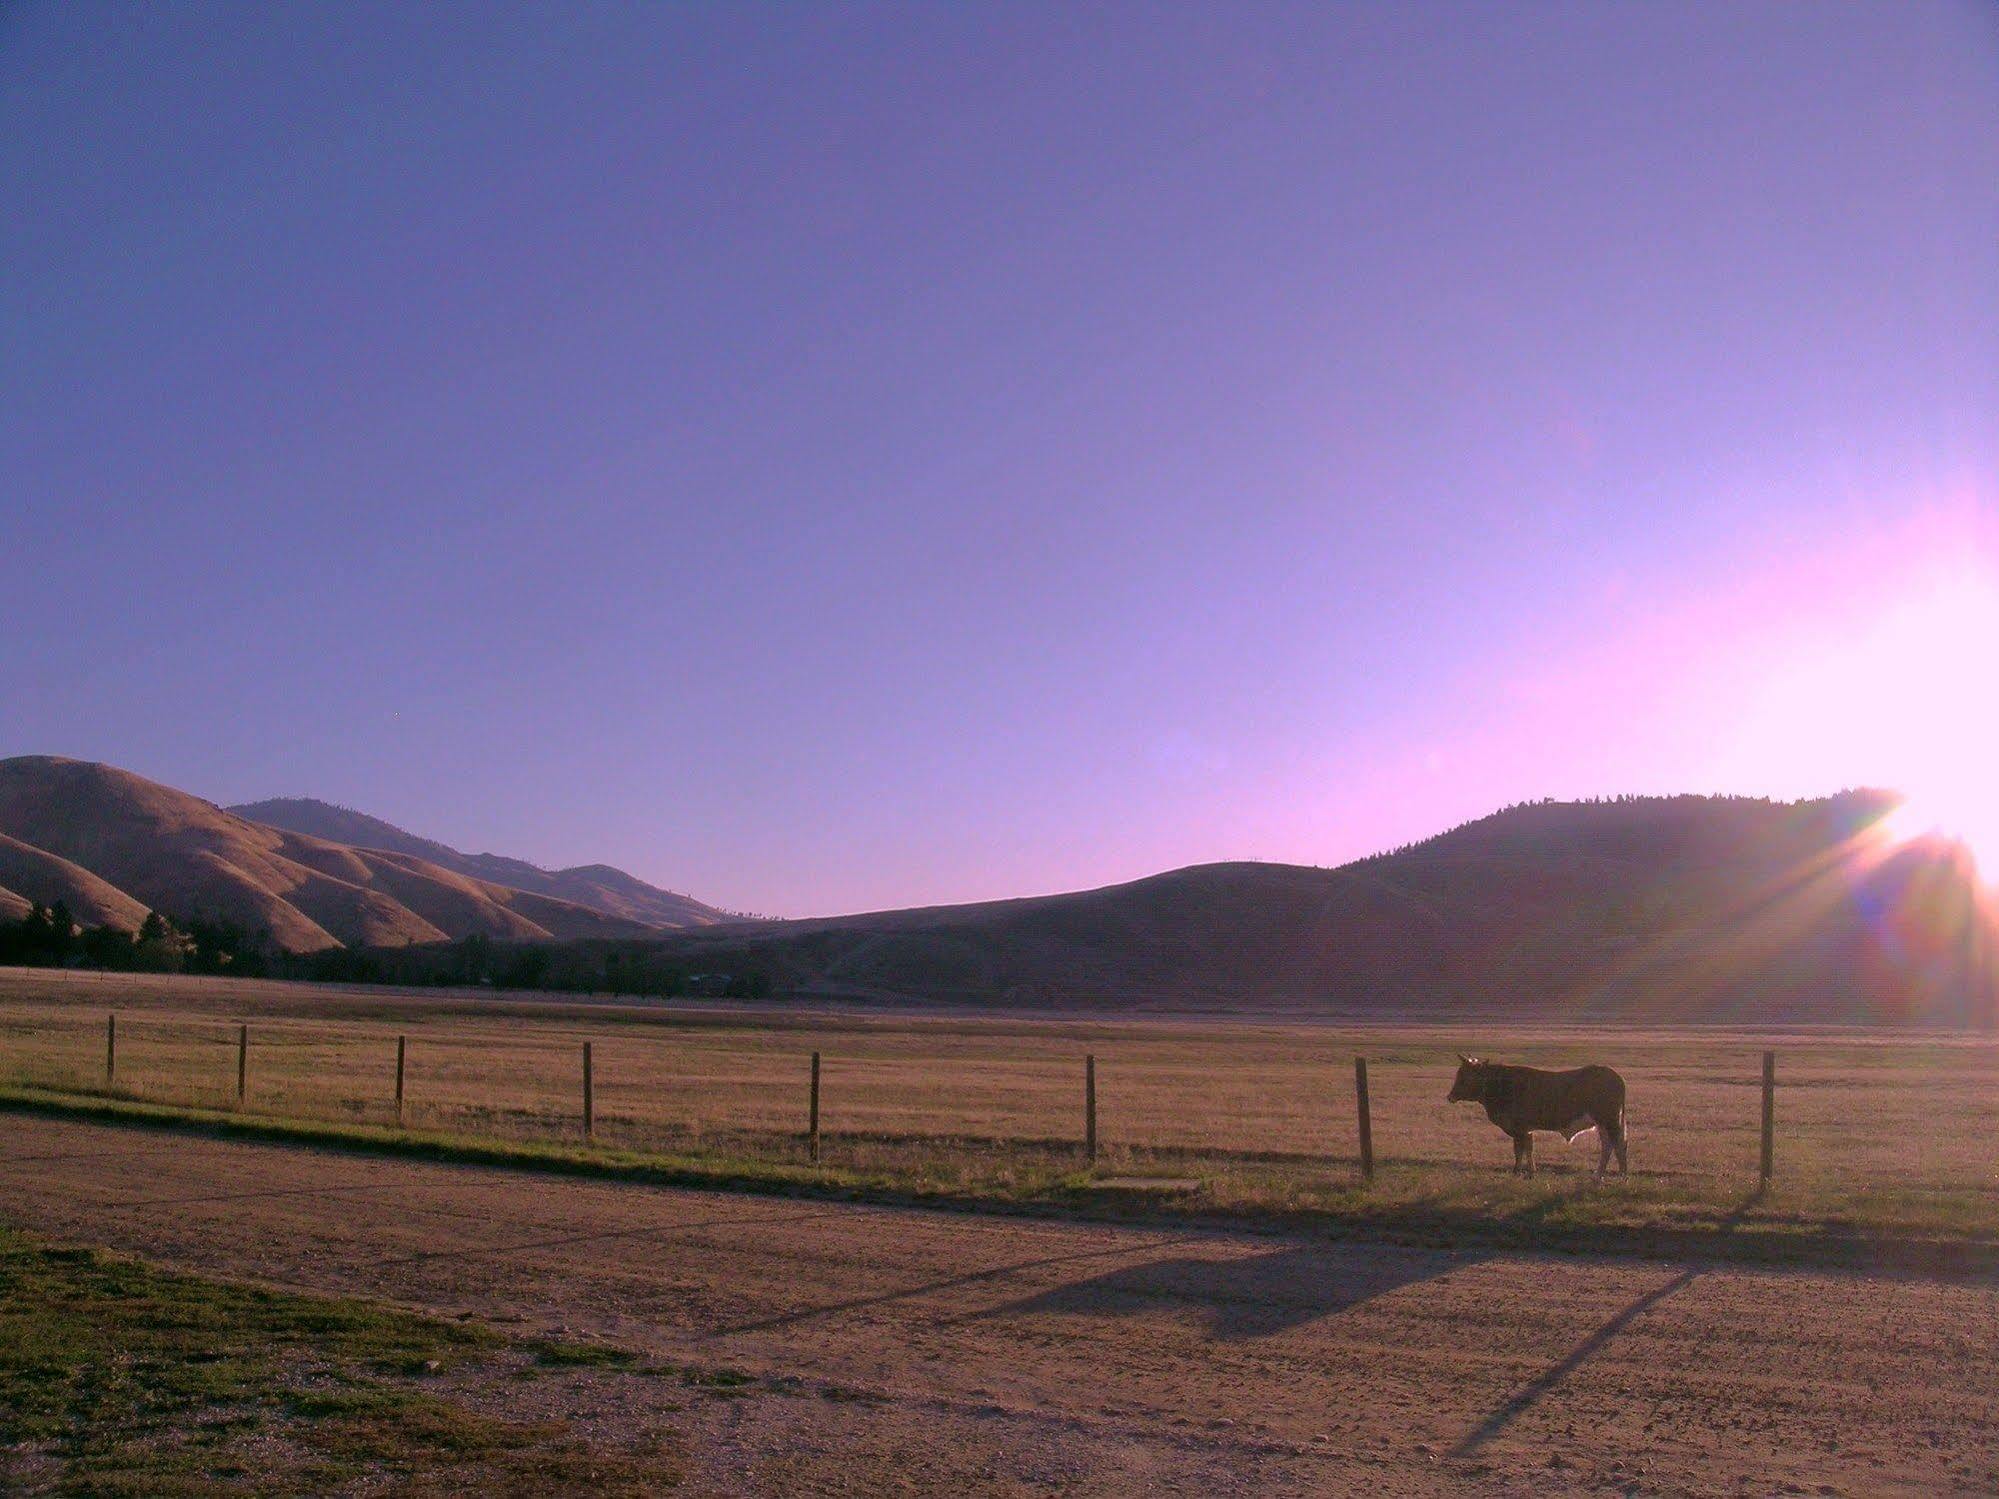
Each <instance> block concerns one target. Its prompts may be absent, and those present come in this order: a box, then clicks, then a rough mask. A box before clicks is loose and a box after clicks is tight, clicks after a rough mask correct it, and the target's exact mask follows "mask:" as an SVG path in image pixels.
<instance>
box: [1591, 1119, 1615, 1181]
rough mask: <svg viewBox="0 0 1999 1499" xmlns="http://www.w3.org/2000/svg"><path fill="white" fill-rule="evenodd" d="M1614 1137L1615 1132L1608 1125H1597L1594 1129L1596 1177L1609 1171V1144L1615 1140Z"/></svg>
mask: <svg viewBox="0 0 1999 1499" xmlns="http://www.w3.org/2000/svg"><path fill="white" fill-rule="evenodd" d="M1616 1135H1617V1131H1616V1130H1615V1129H1613V1128H1612V1127H1611V1126H1610V1125H1608V1124H1602V1123H1599V1124H1598V1125H1597V1127H1596V1174H1597V1175H1598V1176H1602V1175H1603V1174H1604V1172H1606V1171H1608V1170H1609V1169H1610V1142H1611V1141H1612V1140H1613V1139H1614V1138H1616Z"/></svg>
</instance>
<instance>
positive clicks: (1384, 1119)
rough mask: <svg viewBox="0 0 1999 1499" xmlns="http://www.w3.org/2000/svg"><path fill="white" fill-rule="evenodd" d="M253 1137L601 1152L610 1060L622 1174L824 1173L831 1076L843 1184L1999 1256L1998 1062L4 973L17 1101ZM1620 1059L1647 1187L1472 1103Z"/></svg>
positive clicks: (1609, 1040) (1526, 1036)
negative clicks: (206, 1125) (1774, 1074)
mask: <svg viewBox="0 0 1999 1499" xmlns="http://www.w3.org/2000/svg"><path fill="white" fill-rule="evenodd" d="M111 1009H115V1010H116V1011H117V1012H118V1014H119V1032H118V1073H117V1079H116V1084H115V1088H114V1089H113V1090H111V1091H114V1092H115V1093H117V1094H118V1095H121V1096H129V1097H135V1098H140V1099H149V1100H156V1101H163V1102H173V1103H183V1104H193V1105H199V1106H205V1107H210V1108H229V1109H233V1108H234V1107H235V1103H236V1097H235V1092H236V1062H237V1054H236V1040H237V1030H236V1026H237V1024H238V1023H239V1022H243V1023H247V1024H248V1025H249V1026H250V1028H251V1042H250V1053H249V1078H248V1090H247V1098H246V1103H245V1112H247V1113H249V1114H255V1115H269V1116H276V1117H287V1118H301V1119H316V1120H327V1121H338V1122H343V1123H355V1124H375V1125H393V1124H394V1122H395V1110H394V1069H395V1055H396V1038H397V1037H398V1036H399V1035H401V1036H407V1037H408V1038H409V1052H408V1058H409V1060H408V1073H407V1109H406V1117H405V1122H406V1124H407V1125H408V1126H409V1127H410V1128H412V1129H419V1130H425V1131H438V1132H445V1133H450V1134H455V1135H462V1136H472V1137H481V1138H494V1139H506V1140H521V1141H531V1142H534V1141H539V1142H549V1141H570V1142H575V1141H580V1139H581V1107H582V1095H581V1083H582V1080H581V1057H582V1047H583V1043H584V1042H585V1041H589V1042H590V1043H591V1044H592V1048H593V1056H594V1072H595V1106H596V1126H597V1127H596V1137H595V1138H596V1144H597V1146H598V1147H600V1148H602V1149H604V1150H606V1151H623V1152H632V1153H637V1154H640V1155H643V1154H645V1153H649V1152H650V1153H658V1154H661V1155H670V1156H673V1157H675V1158H677V1159H681V1160H694V1161H701V1160H709V1161H713V1162H715V1163H717V1164H718V1165H726V1166H728V1167H729V1168H730V1169H745V1168H751V1167H755V1166H756V1165H758V1164H759V1163H762V1164H765V1165H769V1166H773V1167H777V1166H782V1167H784V1168H785V1169H786V1171H787V1172H788V1173H797V1172H801V1171H805V1170H806V1167H807V1162H806V1157H805V1138H804V1129H805V1123H806V1108H807V1077H808V1057H809V1054H810V1053H811V1052H812V1051H814V1050H817V1051H819V1052H821V1053H822V1054H823V1057H824V1064H823V1098H822V1128H823V1131H824V1141H823V1150H822V1168H823V1173H824V1174H825V1175H826V1177H827V1179H828V1180H829V1181H835V1182H838V1181H852V1182H864V1183H866V1184H870V1185H876V1186H884V1187H889V1188H893V1187H896V1186H903V1187H907V1188H910V1189H912V1190H944V1191H950V1192H955V1193H969V1194H973V1195H988V1196H991V1197H994V1198H997V1199H1004V1200H1014V1201H1018V1200H1024V1199H1025V1200H1032V1199H1036V1198H1045V1197H1050V1196H1057V1195H1061V1194H1065V1193H1067V1194H1073V1193H1074V1192H1075V1191H1076V1190H1077V1189H1078V1188H1079V1187H1082V1186H1084V1185H1086V1184H1087V1183H1088V1182H1090V1181H1101V1180H1103V1179H1105V1178H1119V1177H1126V1176H1131V1175H1144V1176H1160V1177H1168V1178H1173V1179H1176V1180H1180V1181H1183V1182H1186V1183H1189V1184H1191V1185H1188V1186H1185V1187H1182V1188H1180V1189H1178V1190H1177V1192H1175V1193H1173V1194H1170V1197H1171V1200H1172V1202H1173V1203H1174V1204H1175V1205H1176V1206H1178V1207H1182V1208H1190V1209H1205V1210H1219V1211H1225V1212H1227V1211H1241V1212H1259V1211H1283V1212H1297V1211H1304V1212H1317V1213H1323V1214H1327V1215H1330V1216H1331V1217H1334V1218H1343V1219H1348V1220H1353V1221H1356V1222H1367V1223H1373V1224H1377V1225H1381V1224H1394V1223H1397V1222H1400V1223H1402V1224H1404V1225H1414V1226H1419V1227H1420V1226H1421V1225H1422V1224H1425V1223H1428V1224H1432V1225H1441V1226H1448V1225H1450V1224H1453V1223H1458V1222H1463V1221H1466V1220H1468V1219H1472V1218H1480V1217H1483V1218H1489V1219H1492V1220H1494V1221H1497V1222H1511V1223H1514V1224H1525V1225H1530V1226H1531V1225H1538V1226H1542V1227H1545V1228H1547V1229H1549V1230H1551V1231H1553V1230H1560V1229H1563V1228H1576V1229H1588V1228H1592V1227H1602V1228H1621V1229H1626V1230H1631V1229H1645V1228H1657V1229H1662V1230H1665V1229H1683V1230H1697V1231H1712V1232H1724V1231H1726V1232H1730V1233H1733V1234H1736V1235H1753V1234H1756V1233H1759V1232H1761V1233H1788V1234H1827V1233H1836V1234H1862V1235H1866V1234H1891V1235H1898V1236H1910V1235H1915V1236H1936V1237H1948V1238H1960V1239H1962V1238H1970V1239H1978V1240H1992V1239H1999V1046H1995V1045H1994V1043H1993V1042H1992V1041H1990V1040H1988V1039H1984V1038H1973V1037H1966V1036H1962V1035H1942V1034H1909V1033H1903V1032H1887V1031H1853V1030H1795V1031H1775V1032H1767V1033H1766V1032H1758V1031H1753V1030H1745V1029H1737V1028H1713V1029H1701V1028H1691V1027H1680V1028H1670V1029H1666V1028H1620V1027H1615V1026H1565V1025H1555V1024H1541V1025H1509V1026H1497V1025H1492V1024H1489V1023H1486V1024H1481V1025H1479V1026H1478V1027H1477V1028H1476V1029H1471V1028H1468V1027H1465V1026H1461V1025H1438V1024H1427V1023H1426V1024H1416V1023H1411V1024H1398V1025H1355V1024H1333V1023H1328V1024H1304V1023H1298V1022H1295V1021H1294V1022H1288V1023H1277V1022H1271V1023H1251V1022H1222V1021H1213V1020H1196V1019H1187V1018H1172V1017H1158V1018H1147V1019H1124V1020H1112V1021H1103V1020H1089V1021H1062V1020H1048V1019H1038V1018H1029V1017H1018V1016H1008V1017H999V1018H991V1019H986V1018H971V1017H966V1016H962V1015H958V1016H945V1015H937V1014H902V1013H889V1014H879V1013H877V1014H869V1013H859V1012H843V1013H828V1012H787V1011H785V1010H783V1009H781V1008H776V1007H763V1008H755V1009H747V1008H745V1009H732V1008H729V1007H725V1006H720V1005H716V1006H710V1007H700V1006H688V1007H682V1008H679V1009H673V1010H668V1009H658V1008H655V1009H642V1008H638V1007H633V1006H606V1005H590V1004H564V1003H560V1002H555V1003H549V1002H537V1003H526V1004H504V1005H495V1004H494V1003H492V1002H490V1001H481V1000H478V999H466V998H456V997H452V996H450V995H439V994H425V993H422V992H417V993H413V994H395V993H383V992H381V991H371V990H366V989H343V988H312V987H309V986H302V985H287V984H248V983H229V982H219V981H193V980H180V981H162V980H159V979H157V978H138V977H131V978H124V979H115V980H114V979H97V980H92V981H84V982H78V981H76V980H75V979H74V978H65V977H53V978H52V977H50V976H46V975H42V976H37V975H33V974H19V973H17V974H13V975H7V976H0V1081H5V1082H13V1083H27V1084H32V1085H35V1086H38V1087H43V1088H50V1089H57V1090H62V1091H69V1092H93V1091H95V1092H102V1091H105V1079H104V1050H105V1034H104V1029H105V1027H104V1022H105V1015H106V1013H107V1011H109V1010H111ZM1765 1047H1771V1048H1774V1049H1775V1050H1776V1051H1777V1053H1778V1076H1779V1089H1778V1094H1777V1126H1778V1127H1777V1179H1776V1180H1777V1189H1776V1191H1775V1192H1773V1193H1772V1194H1770V1195H1769V1196H1767V1197H1765V1198H1763V1199H1761V1200H1759V1201H1755V1202H1751V1201H1750V1198H1751V1195H1752V1193H1753V1191H1754V1188H1755V1185H1756V1173H1757V1151H1758V1140H1759V1120H1760V1114H1759V1110H1760V1095H1759V1067H1760V1057H1761V1053H1762V1051H1763V1049H1764V1048H1765ZM1457 1049H1465V1050H1473V1049H1476V1050H1479V1051H1481V1052H1484V1053H1487V1054H1492V1055H1497V1056H1500V1057H1502V1058H1506V1059H1509V1060H1521V1061H1528V1062H1533V1063H1536V1064H1540V1065H1547V1066H1564V1065H1573V1064H1575V1063H1578V1062H1581V1061H1585V1060H1602V1061H1608V1062H1610V1063H1612V1064H1613V1065H1615V1066H1617V1067H1618V1068H1619V1069H1620V1070H1621V1071H1622V1072H1623V1073H1624V1074H1625V1076H1626V1078H1627V1079H1628V1081H1629V1083H1630V1089H1631V1103H1630V1120H1631V1131H1632V1161H1633V1166H1634V1172H1633V1176H1632V1179H1631V1180H1630V1181H1628V1182H1613V1183H1610V1184H1607V1185H1606V1186H1604V1187H1602V1188H1597V1187H1593V1186H1592V1185H1591V1184H1590V1183H1589V1182H1588V1180H1587V1174H1586V1168H1587V1166H1588V1165H1590V1164H1593V1162H1594V1159H1595V1152H1594V1144H1593V1141H1592V1140H1591V1139H1590V1138H1589V1137H1585V1138H1584V1139H1583V1140H1581V1141H1578V1142H1577V1143H1576V1144H1575V1145H1573V1146H1563V1145H1561V1144H1560V1142H1558V1141H1553V1140H1551V1139H1548V1138H1547V1137H1544V1143H1543V1145H1542V1147H1541V1157H1542V1161H1543V1164H1544V1168H1545V1169H1544V1174H1543V1175H1542V1176H1541V1177H1540V1178H1537V1179H1536V1180H1535V1181H1534V1182H1532V1183H1528V1182H1521V1181H1516V1180H1514V1179H1511V1178H1510V1177H1509V1176H1508V1175H1507V1173H1506V1170H1505V1168H1506V1166H1507V1165H1508V1163H1509V1161H1510V1151H1509V1149H1508V1147H1507V1145H1506V1142H1505V1140H1504V1139H1503V1137H1501V1136H1500V1135H1499V1133H1498V1132H1497V1131H1496V1130H1494V1129H1493V1128H1492V1127H1491V1125H1490V1124H1488V1123H1487V1122H1486V1121H1485V1119H1484V1118H1483V1116H1482V1115H1480V1114H1479V1113H1478V1111H1477V1110H1475V1109H1474V1108H1472V1107H1470V1106H1462V1105H1461V1106H1457V1107H1452V1106H1448V1105H1446V1104H1445V1103H1444V1101H1443V1095H1444V1093H1445V1091H1446V1089H1447V1087H1448V1085H1449V1081H1450V1074H1451V1070H1452V1066H1453V1052H1454V1051H1455V1050H1457ZM1086 1053H1089V1054H1094V1055H1095V1056H1096V1058H1097V1063H1098V1091H1099V1097H1098V1109H1099V1129H1100V1135H1101V1142H1102V1156H1101V1159H1100V1160H1099V1162H1098V1165H1097V1168H1096V1170H1095V1172H1094V1173H1087V1172H1086V1169H1085V1165H1084V1162H1083V1161H1082V1159H1081V1152H1080V1142H1081V1137H1082V1131H1083V1058H1084V1055H1085V1054H1086ZM1357 1053H1360V1054H1365V1055H1366V1056H1367V1057H1368V1059H1369V1064H1370V1072H1371V1084H1372V1095H1373V1118H1374V1141H1375V1151H1376V1157H1377V1166H1378V1174H1377V1179H1376V1181H1375V1183H1374V1184H1373V1186H1372V1187H1371V1188H1369V1189H1367V1190H1365V1191H1363V1190H1361V1189H1360V1186H1359V1183H1358V1173H1357V1162H1356V1145H1355V1124H1354V1105H1353V1074H1352V1059H1353V1057H1354V1056H1355V1055H1356V1054H1357Z"/></svg>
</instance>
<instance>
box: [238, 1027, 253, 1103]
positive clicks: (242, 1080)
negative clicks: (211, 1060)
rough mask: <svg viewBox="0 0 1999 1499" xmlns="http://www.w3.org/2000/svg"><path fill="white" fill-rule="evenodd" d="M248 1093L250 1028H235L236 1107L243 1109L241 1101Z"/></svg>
mask: <svg viewBox="0 0 1999 1499" xmlns="http://www.w3.org/2000/svg"><path fill="white" fill-rule="evenodd" d="M249 1091H250V1027H249V1026H247V1025H239V1026H238V1027H236V1107H237V1108H239V1109H240V1108H242V1107H243V1100H244V1098H245V1097H246V1096H247V1095H248V1094H249Z"/></svg>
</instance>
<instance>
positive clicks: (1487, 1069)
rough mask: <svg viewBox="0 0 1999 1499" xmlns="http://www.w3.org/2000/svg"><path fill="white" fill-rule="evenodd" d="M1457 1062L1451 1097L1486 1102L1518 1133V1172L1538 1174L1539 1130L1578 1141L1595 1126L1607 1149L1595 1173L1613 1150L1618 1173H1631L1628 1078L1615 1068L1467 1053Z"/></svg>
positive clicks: (1490, 1112)
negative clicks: (1518, 1063) (1547, 1065)
mask: <svg viewBox="0 0 1999 1499" xmlns="http://www.w3.org/2000/svg"><path fill="white" fill-rule="evenodd" d="M1458 1063H1459V1065H1458V1076H1457V1081H1456V1082H1454V1083H1452V1084H1451V1094H1450V1098H1449V1100H1448V1101H1449V1102H1451V1103H1476V1104H1482V1105H1484V1107H1485V1117H1486V1118H1488V1119H1490V1120H1491V1121H1492V1122H1493V1123H1494V1124H1496V1125H1498V1126H1499V1127H1500V1128H1501V1129H1503V1130H1505V1131H1506V1133H1507V1134H1508V1135H1510V1136H1512V1137H1513V1169H1514V1170H1515V1171H1524V1172H1526V1174H1527V1175H1529V1176H1532V1175H1533V1174H1534V1131H1536V1130H1549V1131H1552V1132H1553V1133H1555V1134H1558V1135H1560V1136H1561V1137H1562V1138H1563V1139H1565V1140H1573V1139H1575V1137H1576V1136H1577V1135H1580V1134H1582V1133H1584V1132H1585V1131H1586V1130H1591V1129H1593V1130H1595V1131H1596V1137H1597V1143H1598V1144H1599V1145H1600V1146H1602V1148H1603V1153H1602V1154H1601V1155H1600V1156H1598V1157H1597V1162H1596V1174H1597V1175H1598V1176H1602V1175H1603V1173H1604V1171H1605V1170H1606V1169H1607V1168H1608V1167H1609V1165H1610V1153H1611V1151H1613V1150H1615V1151H1616V1152H1617V1169H1618V1172H1619V1174H1620V1175H1624V1174H1628V1173H1629V1171H1630V1167H1629V1166H1628V1165H1627V1164H1626V1163H1625V1159H1624V1079H1623V1078H1621V1077H1619V1076H1618V1075H1617V1074H1616V1073H1615V1072H1613V1071H1612V1070H1611V1069H1610V1068H1608V1067H1578V1068H1576V1069H1575V1070H1573V1071H1571V1072H1543V1071H1542V1070H1541V1069H1540V1068H1538V1067H1509V1066H1508V1065H1507V1064H1506V1063H1504V1062H1482V1061H1480V1060H1479V1059H1478V1058H1477V1057H1468V1056H1464V1055H1460V1056H1459V1057H1458Z"/></svg>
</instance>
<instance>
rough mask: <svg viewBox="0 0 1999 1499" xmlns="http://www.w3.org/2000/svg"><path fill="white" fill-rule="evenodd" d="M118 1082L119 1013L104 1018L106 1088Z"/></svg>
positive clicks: (113, 1012) (115, 1012)
mask: <svg viewBox="0 0 1999 1499" xmlns="http://www.w3.org/2000/svg"><path fill="white" fill-rule="evenodd" d="M117 1080H118V1012H117V1011H116V1010H113V1011H112V1012H111V1013H110V1014H109V1015H107V1016H105V1017H104V1086H105V1087H107V1088H108V1087H110V1086H111V1085H112V1084H113V1083H114V1082H116V1081H117Z"/></svg>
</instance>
